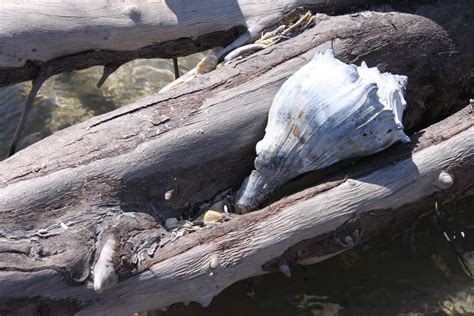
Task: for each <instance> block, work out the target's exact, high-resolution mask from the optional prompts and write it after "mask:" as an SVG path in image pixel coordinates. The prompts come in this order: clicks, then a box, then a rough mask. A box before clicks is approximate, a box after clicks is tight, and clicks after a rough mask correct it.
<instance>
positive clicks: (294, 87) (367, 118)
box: [236, 50, 409, 211]
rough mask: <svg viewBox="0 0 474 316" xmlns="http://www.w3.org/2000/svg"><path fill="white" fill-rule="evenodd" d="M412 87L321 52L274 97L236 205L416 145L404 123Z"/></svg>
mask: <svg viewBox="0 0 474 316" xmlns="http://www.w3.org/2000/svg"><path fill="white" fill-rule="evenodd" d="M407 82H408V78H407V77H406V76H403V75H393V74H391V73H386V72H384V73H381V72H380V71H379V70H378V69H377V68H376V67H373V68H369V67H368V66H367V64H366V63H365V62H362V64H361V65H360V66H359V67H357V66H355V65H347V64H345V63H343V62H342V61H339V60H337V59H336V58H335V57H334V53H333V51H332V50H327V51H326V52H325V53H323V54H322V53H319V52H317V53H316V54H315V55H314V56H313V58H312V59H311V60H310V62H309V63H307V64H306V65H304V66H303V67H301V68H300V69H299V70H297V71H296V72H295V73H294V74H293V75H292V76H291V77H289V78H288V79H287V80H286V81H285V82H284V83H283V84H282V86H281V87H280V89H279V90H278V92H277V93H276V94H275V97H274V99H273V102H272V105H271V108H270V111H269V115H268V122H267V126H266V127H265V136H264V137H263V139H262V140H261V141H259V142H258V143H257V145H256V152H257V157H256V158H255V161H254V165H255V169H254V170H253V171H252V172H251V173H250V175H249V177H248V178H247V179H246V180H245V181H244V183H243V184H242V186H241V189H240V191H239V193H238V195H237V200H236V206H237V208H238V209H241V210H243V211H248V210H252V209H254V208H256V207H258V205H259V204H260V203H261V202H263V201H264V200H265V199H267V197H268V196H269V195H270V194H271V193H272V192H273V191H274V190H275V189H277V188H278V187H279V186H280V185H281V184H283V183H285V182H287V181H289V180H291V179H293V178H294V177H296V176H298V175H299V174H302V173H306V172H308V171H312V170H316V169H322V168H325V167H327V166H329V165H331V164H334V163H336V162H338V161H341V160H344V159H348V158H351V157H360V156H364V155H370V154H374V153H376V152H379V151H381V150H383V149H385V148H387V147H389V146H391V145H392V144H394V143H396V142H398V141H409V138H408V136H406V135H405V133H404V132H403V125H402V124H401V118H402V115H403V111H404V110H405V107H406V101H405V98H404V93H405V89H406V85H407Z"/></svg>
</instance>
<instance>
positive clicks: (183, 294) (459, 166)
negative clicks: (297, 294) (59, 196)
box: [0, 106, 474, 315]
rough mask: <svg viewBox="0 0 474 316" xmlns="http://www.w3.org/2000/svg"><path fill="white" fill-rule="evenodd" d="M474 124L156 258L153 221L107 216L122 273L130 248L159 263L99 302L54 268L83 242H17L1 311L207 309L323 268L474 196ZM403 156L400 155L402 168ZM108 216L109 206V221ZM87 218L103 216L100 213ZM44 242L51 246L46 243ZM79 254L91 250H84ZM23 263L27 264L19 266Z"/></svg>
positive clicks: (440, 131)
mask: <svg viewBox="0 0 474 316" xmlns="http://www.w3.org/2000/svg"><path fill="white" fill-rule="evenodd" d="M473 122H474V121H473V113H472V109H471V107H470V106H469V108H466V109H464V110H463V111H461V112H459V113H457V114H456V115H454V116H452V117H450V118H449V119H447V120H446V121H443V122H441V123H438V124H436V125H434V126H432V127H430V128H428V129H426V130H424V131H422V132H421V133H420V134H419V135H418V136H419V137H418V136H417V137H414V140H417V142H418V144H417V146H416V147H415V149H414V150H413V149H412V148H410V145H400V146H399V148H398V149H397V150H394V153H396V155H395V157H393V156H391V157H387V158H392V159H390V160H392V161H391V162H389V163H388V164H387V165H385V166H383V167H382V168H380V169H378V170H375V171H373V165H372V166H371V165H370V164H369V166H370V168H368V169H365V170H363V171H365V172H368V171H369V172H370V171H372V172H371V173H370V174H368V175H364V176H359V177H357V178H352V177H350V178H349V179H341V180H339V181H334V182H332V183H326V184H323V185H322V186H319V187H315V188H312V189H309V190H307V191H303V192H301V193H299V194H297V195H295V196H291V197H288V198H287V199H284V200H282V201H280V202H277V203H275V204H274V205H271V206H269V207H268V208H265V209H263V210H261V211H257V212H253V213H249V214H245V215H241V216H238V217H234V218H233V219H231V220H230V221H229V222H226V223H223V224H219V225H217V226H216V227H214V228H213V229H210V230H209V229H208V230H203V231H200V232H195V233H192V234H190V235H187V236H185V237H182V238H181V239H178V240H177V241H175V242H173V243H166V244H164V245H163V246H162V247H160V248H157V249H156V250H155V248H156V246H157V245H156V244H155V245H154V246H153V243H158V242H159V241H160V239H159V237H158V236H159V235H160V233H161V231H160V229H159V228H158V227H156V226H154V225H153V224H150V223H151V222H152V221H150V219H149V218H147V216H146V215H144V214H140V213H120V212H117V213H115V214H111V213H109V214H105V213H102V216H103V217H102V220H103V222H102V223H100V224H99V226H103V225H104V224H105V222H106V217H107V216H110V217H114V223H115V225H114V227H109V228H108V234H112V235H113V234H116V235H115V237H114V238H117V237H118V236H120V237H119V238H121V240H122V243H123V244H122V246H120V250H119V251H120V255H121V257H120V260H121V262H120V264H125V263H127V262H126V261H124V260H130V258H128V259H127V257H128V256H131V255H132V254H131V253H130V250H131V251H132V253H133V252H135V251H137V250H138V249H133V248H132V249H130V248H131V247H132V245H135V247H137V246H139V245H140V246H145V245H146V247H144V248H142V251H144V252H147V251H149V250H150V248H151V250H152V251H151V252H152V253H153V252H154V255H153V257H152V258H149V257H148V258H147V256H144V257H143V258H145V260H143V261H142V262H140V261H139V264H138V267H139V268H138V270H139V271H141V273H140V274H139V276H133V277H130V278H127V277H129V275H127V274H126V271H117V273H119V274H120V273H122V274H120V276H121V277H122V278H124V279H125V278H126V280H123V281H122V282H120V283H119V284H118V285H117V286H116V287H114V288H111V289H109V290H108V291H106V292H105V293H103V294H101V295H100V296H98V295H97V294H94V292H93V290H92V289H91V288H90V285H89V286H84V285H83V286H77V285H76V286H74V285H69V282H72V280H71V279H70V275H69V276H68V274H64V273H61V270H57V267H56V268H53V266H52V264H53V263H54V257H55V255H54V254H55V253H56V254H57V255H59V253H58V251H59V249H60V248H61V246H63V247H64V245H61V244H59V243H58V240H63V244H64V243H66V244H69V245H68V246H69V247H71V246H72V247H79V246H80V245H75V244H74V245H72V244H71V242H70V240H71V239H76V237H74V236H73V235H72V234H71V233H69V230H66V231H64V230H62V231H61V229H60V228H59V227H58V228H57V227H50V230H49V232H48V233H47V234H45V236H46V235H48V234H49V237H47V238H46V237H42V238H40V237H38V236H37V237H36V238H32V237H30V238H29V239H25V238H23V240H21V241H18V242H17V243H12V242H11V241H10V242H9V243H3V244H2V257H3V258H2V262H3V264H4V266H3V267H2V270H3V271H2V272H0V280H1V282H2V292H1V293H0V294H1V296H0V297H1V298H2V299H1V303H3V305H2V304H0V306H2V308H3V310H7V307H6V306H10V308H11V306H14V305H12V302H14V299H15V298H16V299H18V301H19V302H21V299H22V298H23V299H32V302H34V301H35V299H38V300H43V304H44V305H45V306H47V308H48V309H51V308H53V310H54V308H55V306H61V304H60V303H62V302H63V301H65V303H67V304H65V306H66V307H69V308H70V311H74V312H78V311H79V314H90V313H94V314H98V313H99V314H101V313H104V314H105V313H107V314H110V313H113V314H120V315H121V314H123V315H126V314H129V313H131V312H133V311H136V310H139V309H151V308H157V307H165V306H168V305H170V304H173V303H175V302H183V301H184V302H188V301H197V302H200V303H201V304H203V305H207V304H209V302H210V301H211V299H212V297H213V296H215V295H216V294H218V293H219V292H220V291H221V290H222V289H223V288H225V287H226V286H228V285H230V284H232V283H233V282H235V281H238V280H240V279H243V278H247V277H250V276H255V275H258V274H262V273H264V272H265V270H264V269H267V270H268V269H272V268H275V267H278V266H281V265H282V264H285V265H289V266H291V265H292V264H294V263H296V262H298V261H301V262H302V263H314V262H317V261H320V260H324V259H326V258H327V257H329V256H331V255H334V254H337V253H339V252H341V251H344V250H345V249H347V248H348V247H350V246H352V244H351V245H346V246H344V245H343V243H344V242H346V241H347V236H351V240H352V242H353V244H357V243H359V242H360V241H361V240H363V239H365V238H367V237H369V236H370V235H371V234H373V233H374V231H378V232H380V231H379V229H384V228H386V227H391V228H393V221H401V222H404V221H405V220H406V217H407V216H408V217H409V218H413V217H415V216H419V215H421V214H423V213H426V211H427V209H425V208H424V207H425V206H426V205H434V202H435V201H438V202H439V203H443V202H446V201H450V200H452V199H454V198H457V197H460V196H463V195H472V194H474V186H473V184H472V182H471V181H470V179H472V177H473V176H474V174H473V170H474V168H473V167H474V127H473ZM400 153H402V154H403V158H401V159H400ZM397 156H398V158H397ZM393 158H395V159H393ZM373 160H374V159H372V161H373ZM444 172H445V173H447V174H449V177H451V178H452V179H454V180H453V181H452V183H451V182H450V181H446V180H443V181H440V175H442V174H443V173H444ZM341 197H343V198H342V199H341ZM420 201H421V202H422V203H421V204H419V202H420ZM102 207H103V208H104V209H105V207H106V206H105V205H103V206H102ZM111 210H112V207H111V206H110V205H109V212H111ZM89 211H90V212H91V213H92V214H94V213H95V214H96V216H98V215H99V213H98V212H97V211H98V209H93V208H90V209H89ZM410 213H411V214H410ZM92 214H91V215H92ZM374 218H375V220H376V223H377V225H374ZM380 223H382V225H380V226H379V224H380ZM68 224H69V225H70V226H71V230H72V231H74V233H80V232H82V233H83V234H84V231H86V233H87V234H89V239H90V243H93V239H94V234H93V232H91V231H90V227H89V229H87V228H82V229H78V227H76V225H81V226H82V224H83V222H78V223H75V224H72V225H71V223H68ZM102 228H104V227H102ZM356 230H357V231H358V232H359V233H358V234H357V236H356V234H355V233H354V232H355V231H356ZM114 231H115V232H114ZM54 234H58V235H54ZM102 236H104V235H102ZM318 236H319V238H316V239H315V237H318ZM360 236H361V237H360ZM45 239H46V240H49V243H45V242H44V240H45ZM99 239H100V238H99ZM42 241H43V242H42ZM102 242H104V241H103V240H102ZM45 244H49V248H45V247H44V245H45ZM89 246H91V245H89ZM82 247H83V248H87V245H82ZM148 247H150V248H148ZM127 250H128V252H127ZM65 251H66V252H69V253H72V252H75V251H77V250H76V249H70V248H68V249H66V250H65ZM135 255H137V253H135ZM279 256H281V257H279ZM275 257H277V258H276V259H275ZM86 258H87V259H88V258H90V257H86ZM13 259H14V260H15V261H16V262H15V261H14V260H13ZM28 261H29V262H28ZM22 262H23V263H25V264H26V265H25V266H21V263H22ZM128 263H129V264H130V262H128ZM31 265H33V266H34V267H35V269H34V270H33V269H32V268H31ZM86 266H87V264H86ZM125 267H127V265H126V264H125ZM80 268H84V267H83V266H80ZM123 268H124V267H123V266H122V269H123ZM143 269H146V270H143ZM69 272H71V271H69ZM128 272H129V271H128ZM12 300H13V301H12ZM7 303H9V305H7ZM79 306H81V309H80V308H79ZM63 308H64V307H63Z"/></svg>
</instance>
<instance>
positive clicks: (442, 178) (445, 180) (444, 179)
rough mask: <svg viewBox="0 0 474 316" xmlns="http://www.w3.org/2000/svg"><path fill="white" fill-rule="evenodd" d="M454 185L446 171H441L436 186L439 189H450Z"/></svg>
mask: <svg viewBox="0 0 474 316" xmlns="http://www.w3.org/2000/svg"><path fill="white" fill-rule="evenodd" d="M453 184H454V179H453V177H452V176H451V175H450V174H449V173H447V172H446V171H444V170H443V171H441V172H440V174H439V177H438V186H439V187H440V188H441V189H447V188H450V187H451V186H452V185H453Z"/></svg>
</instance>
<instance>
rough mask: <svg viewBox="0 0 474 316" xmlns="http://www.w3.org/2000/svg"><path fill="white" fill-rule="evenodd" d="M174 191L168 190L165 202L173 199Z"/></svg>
mask: <svg viewBox="0 0 474 316" xmlns="http://www.w3.org/2000/svg"><path fill="white" fill-rule="evenodd" d="M173 195H174V190H168V191H166V192H165V201H169V200H171V199H172V198H173Z"/></svg>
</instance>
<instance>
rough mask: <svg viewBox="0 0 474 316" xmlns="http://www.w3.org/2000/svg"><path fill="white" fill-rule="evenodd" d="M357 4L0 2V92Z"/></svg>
mask: <svg viewBox="0 0 474 316" xmlns="http://www.w3.org/2000/svg"><path fill="white" fill-rule="evenodd" d="M364 2H367V1H363V0H329V1H327V0H276V1H254V0H206V1H193V0H187V1H172V0H169V1H168V0H146V1H119V2H114V1H112V2H111V1H105V0H87V1H79V2H78V1H73V0H69V1H58V0H56V1H47V2H44V1H43V2H38V1H32V0H29V1H20V2H18V1H2V2H1V3H0V21H2V23H1V24H0V43H2V45H1V47H0V86H1V85H5V84H11V83H15V82H19V81H24V80H28V79H33V78H34V77H35V76H36V74H37V73H38V71H39V69H43V70H45V69H46V70H47V71H48V73H49V74H55V73H58V72H61V71H66V70H74V69H82V68H86V67H90V66H93V65H107V64H110V63H115V64H117V63H118V64H120V63H125V62H127V61H129V60H131V59H134V58H151V57H155V58H156V57H163V58H171V57H176V56H183V55H188V54H191V53H194V52H197V51H202V50H205V49H209V48H212V47H216V46H225V45H227V44H229V43H230V42H231V41H232V40H233V39H236V37H237V36H238V35H239V34H242V33H243V32H249V35H250V37H253V38H255V37H256V36H259V35H260V32H261V31H262V30H263V29H265V28H268V27H270V26H272V25H274V24H275V23H277V22H278V21H279V20H280V19H282V18H283V17H284V16H285V15H286V14H288V13H289V12H290V11H291V10H293V9H295V8H296V7H299V6H303V5H304V6H307V7H312V8H318V9H319V10H326V11H327V10H331V9H334V8H343V7H349V6H350V5H354V4H360V3H364Z"/></svg>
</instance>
